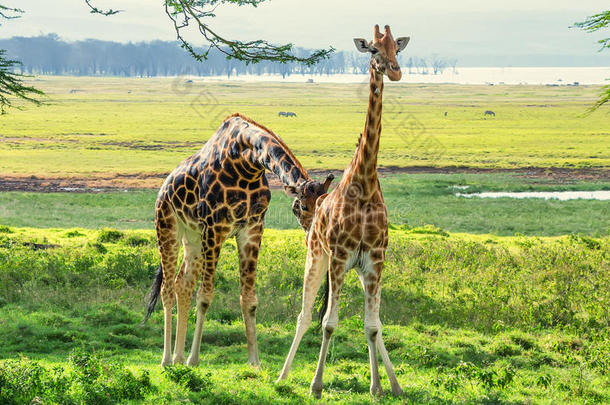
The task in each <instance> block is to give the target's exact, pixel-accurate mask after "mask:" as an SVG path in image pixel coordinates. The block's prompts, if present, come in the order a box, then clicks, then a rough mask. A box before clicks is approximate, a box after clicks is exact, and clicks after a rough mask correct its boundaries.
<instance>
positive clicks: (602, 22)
mask: <svg viewBox="0 0 610 405" xmlns="http://www.w3.org/2000/svg"><path fill="white" fill-rule="evenodd" d="M609 25H610V10H607V11H603V12H601V13H597V14H594V15H592V16H589V17H587V19H586V20H585V21H582V22H577V23H575V24H574V26H575V27H578V28H581V29H583V30H584V31H586V32H597V31H599V30H601V29H604V28H606V27H608V26H609ZM598 42H599V43H600V44H601V46H602V49H604V48H610V38H604V39H600V40H599V41H598Z"/></svg>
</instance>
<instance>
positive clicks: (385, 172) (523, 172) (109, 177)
mask: <svg viewBox="0 0 610 405" xmlns="http://www.w3.org/2000/svg"><path fill="white" fill-rule="evenodd" d="M378 172H379V174H380V176H382V177H383V176H389V175H393V174H456V173H472V174H485V173H514V174H516V175H517V176H520V177H523V178H530V179H540V180H541V181H542V180H544V181H545V182H548V181H556V182H558V183H566V182H570V181H595V180H597V181H610V170H609V169H569V168H556V167H550V168H545V167H525V168H518V169H486V168H472V167H457V166H455V167H429V166H413V167H380V168H379V169H378ZM328 173H333V174H334V175H335V178H336V179H340V178H341V175H342V174H343V172H342V171H341V170H320V169H314V170H310V171H309V175H310V176H312V177H317V178H322V177H325V176H326V175H327V174H328ZM165 177H167V173H159V174H155V173H136V174H114V173H107V174H100V175H98V176H96V177H77V176H72V177H70V176H65V177H41V176H16V175H0V192H2V191H31V192H43V193H53V192H65V193H104V192H110V191H119V190H137V189H158V188H159V187H161V184H162V183H163V180H164V179H165ZM267 179H268V180H269V185H270V186H271V188H273V189H282V188H283V184H282V183H281V182H280V181H279V180H278V179H277V177H275V175H272V174H270V173H267ZM335 181H337V180H335Z"/></svg>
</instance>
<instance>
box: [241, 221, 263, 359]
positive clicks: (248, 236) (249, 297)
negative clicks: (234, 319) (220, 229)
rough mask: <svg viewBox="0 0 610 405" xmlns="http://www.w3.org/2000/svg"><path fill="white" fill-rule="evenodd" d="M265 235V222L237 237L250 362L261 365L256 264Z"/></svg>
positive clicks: (242, 302) (250, 227)
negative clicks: (257, 336)
mask: <svg viewBox="0 0 610 405" xmlns="http://www.w3.org/2000/svg"><path fill="white" fill-rule="evenodd" d="M262 236H263V224H261V223H256V224H253V225H251V226H248V227H246V228H244V229H242V230H241V231H240V232H239V233H238V234H237V237H236V240H237V252H238V254H239V270H240V277H239V279H240V287H241V291H240V295H239V302H240V304H241V313H242V317H243V319H244V324H245V327H246V339H247V341H248V363H250V365H251V366H254V367H259V366H260V360H259V358H258V344H257V342H256V308H257V306H258V299H257V297H256V286H255V284H256V264H257V260H258V252H259V249H260V244H261V238H262Z"/></svg>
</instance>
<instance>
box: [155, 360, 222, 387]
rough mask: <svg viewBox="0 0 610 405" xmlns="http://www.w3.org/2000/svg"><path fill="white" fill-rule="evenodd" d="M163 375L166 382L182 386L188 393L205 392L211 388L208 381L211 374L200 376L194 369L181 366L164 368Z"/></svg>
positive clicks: (210, 382) (210, 383)
mask: <svg viewBox="0 0 610 405" xmlns="http://www.w3.org/2000/svg"><path fill="white" fill-rule="evenodd" d="M163 375H164V376H165V378H167V379H168V380H170V381H173V382H175V383H177V384H181V385H183V386H184V387H185V388H187V389H188V390H189V391H193V392H202V391H206V392H207V391H210V389H211V388H212V381H211V380H210V377H211V376H212V373H206V374H205V375H203V376H202V375H200V374H199V373H198V372H197V371H196V370H195V369H193V368H189V367H186V366H184V365H182V364H176V365H173V366H167V367H165V368H164V370H163Z"/></svg>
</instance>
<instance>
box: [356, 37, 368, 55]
mask: <svg viewBox="0 0 610 405" xmlns="http://www.w3.org/2000/svg"><path fill="white" fill-rule="evenodd" d="M354 44H356V49H357V50H358V51H360V52H362V53H368V52H370V51H371V44H370V43H369V41H367V40H366V39H364V38H354Z"/></svg>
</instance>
